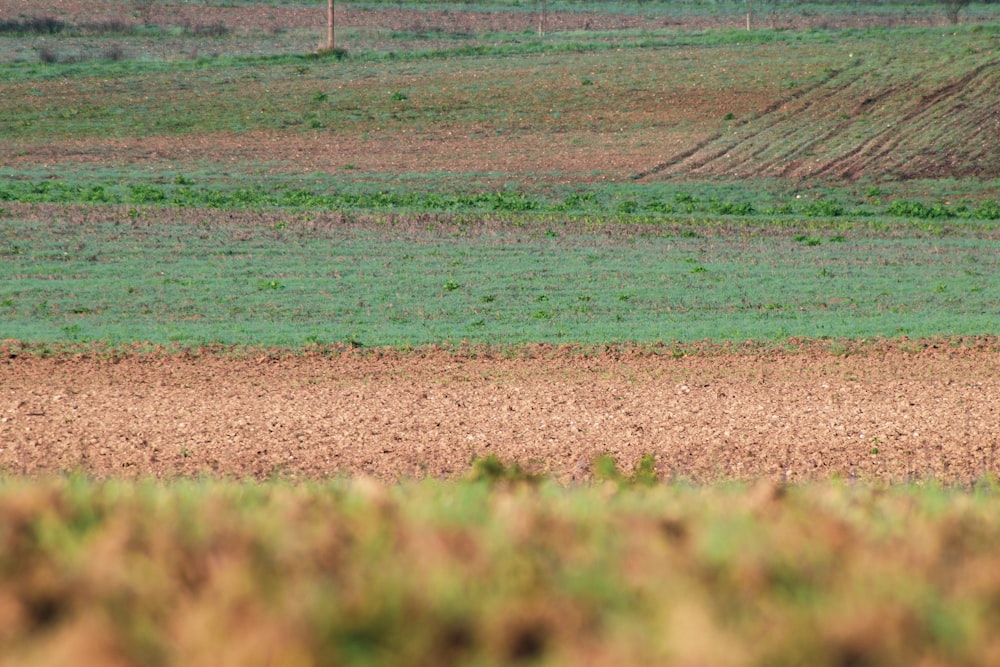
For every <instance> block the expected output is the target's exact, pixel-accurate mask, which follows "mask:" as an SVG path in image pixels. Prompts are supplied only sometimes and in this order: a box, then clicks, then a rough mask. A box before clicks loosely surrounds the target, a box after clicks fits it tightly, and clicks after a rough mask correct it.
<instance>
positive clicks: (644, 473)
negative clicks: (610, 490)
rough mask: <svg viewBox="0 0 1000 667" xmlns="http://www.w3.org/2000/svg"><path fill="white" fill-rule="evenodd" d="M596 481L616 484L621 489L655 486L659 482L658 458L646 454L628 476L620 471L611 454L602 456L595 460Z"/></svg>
mask: <svg viewBox="0 0 1000 667" xmlns="http://www.w3.org/2000/svg"><path fill="white" fill-rule="evenodd" d="M593 471H594V479H596V480H598V481H602V482H615V483H617V484H618V485H619V486H620V487H627V486H653V485H655V484H656V483H657V482H658V481H659V477H658V476H657V474H656V457H655V456H654V455H653V454H644V455H643V456H642V458H641V459H639V461H638V463H636V465H635V469H633V470H632V473H631V474H629V475H626V474H625V473H623V472H622V471H621V470H619V469H618V463H617V462H616V461H615V458H614V457H613V456H611V455H610V454H601V455H600V456H598V457H597V458H596V459H595V460H594V465H593Z"/></svg>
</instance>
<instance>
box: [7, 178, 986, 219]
mask: <svg viewBox="0 0 1000 667" xmlns="http://www.w3.org/2000/svg"><path fill="white" fill-rule="evenodd" d="M0 201H19V202H29V203H32V202H33V203H61V204H71V203H83V204H131V205H154V206H172V207H202V208H213V209H263V208H286V209H326V210H376V211H379V210H394V211H402V212H421V211H423V212H441V213H472V212H498V211H500V212H534V213H568V214H580V215H613V216H636V217H652V218H656V217H664V216H675V215H676V216H690V215H710V216H732V217H757V216H767V217H775V216H778V217H806V218H838V217H855V218H857V217H864V218H873V217H893V218H903V219H910V220H949V219H966V220H1000V202H998V201H997V200H993V199H987V200H984V201H979V202H967V203H946V202H943V201H935V202H923V201H914V200H908V199H892V200H890V201H889V202H887V203H884V204H871V203H863V204H858V205H851V204H844V203H841V202H839V201H837V200H835V199H828V198H819V199H814V200H813V201H808V202H804V203H791V202H779V203H773V204H771V205H767V206H761V205H759V204H757V205H755V204H754V203H753V202H750V201H726V200H722V199H719V198H717V197H708V198H702V197H699V196H697V195H693V194H690V193H688V192H683V191H679V192H674V193H673V195H672V196H669V197H667V198H663V197H660V196H657V195H656V194H655V191H654V193H653V194H647V195H645V196H635V197H631V196H628V195H617V196H615V195H614V194H610V195H608V194H598V193H596V192H591V191H586V190H582V191H578V192H574V193H572V194H569V195H566V196H565V197H563V198H562V199H552V198H545V197H542V196H531V195H529V194H526V193H524V192H518V191H495V192H480V193H473V194H444V193H437V192H425V191H406V190H401V189H394V190H381V191H374V192H366V191H356V192H344V191H341V192H322V191H316V190H310V189H303V188H286V187H281V186H278V187H271V188H267V187H263V186H255V187H238V188H228V189H227V188H220V187H211V186H207V187H206V186H201V187H197V186H195V185H194V184H193V182H192V181H191V179H189V178H187V177H185V176H183V175H181V174H178V175H176V176H175V177H174V180H173V183H170V184H149V183H136V184H131V185H127V184H118V183H97V184H78V183H69V182H64V181H59V180H45V181H34V182H32V181H13V180H10V181H7V182H5V183H3V184H0Z"/></svg>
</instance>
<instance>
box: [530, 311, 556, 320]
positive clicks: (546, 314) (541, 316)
mask: <svg viewBox="0 0 1000 667" xmlns="http://www.w3.org/2000/svg"><path fill="white" fill-rule="evenodd" d="M531 317H532V318H534V319H536V320H551V319H552V311H550V310H536V311H535V312H533V313H532V314H531Z"/></svg>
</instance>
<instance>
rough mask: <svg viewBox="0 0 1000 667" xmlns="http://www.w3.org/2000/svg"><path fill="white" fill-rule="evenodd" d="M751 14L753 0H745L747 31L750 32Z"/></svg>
mask: <svg viewBox="0 0 1000 667" xmlns="http://www.w3.org/2000/svg"><path fill="white" fill-rule="evenodd" d="M752 14H753V0H747V31H749V30H750V16H751V15H752Z"/></svg>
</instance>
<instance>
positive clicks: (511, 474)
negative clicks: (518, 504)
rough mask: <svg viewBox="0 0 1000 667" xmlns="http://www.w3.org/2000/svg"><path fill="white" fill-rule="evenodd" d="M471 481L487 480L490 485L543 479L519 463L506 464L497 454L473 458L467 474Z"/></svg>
mask: <svg viewBox="0 0 1000 667" xmlns="http://www.w3.org/2000/svg"><path fill="white" fill-rule="evenodd" d="M465 479H466V480H468V481H470V482H485V483H487V484H488V485H490V486H494V485H496V484H501V483H507V484H519V483H527V484H537V483H538V482H540V481H542V479H543V478H542V477H541V476H540V475H535V474H533V473H530V472H528V471H526V470H525V469H524V468H522V467H521V466H520V464H518V463H516V462H515V463H511V464H506V463H504V462H503V461H501V460H500V459H499V458H498V457H497V456H496V455H495V454H490V455H489V456H484V457H478V456H477V457H476V458H474V459H473V460H472V469H471V470H469V472H468V473H467V474H466V475H465Z"/></svg>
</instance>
